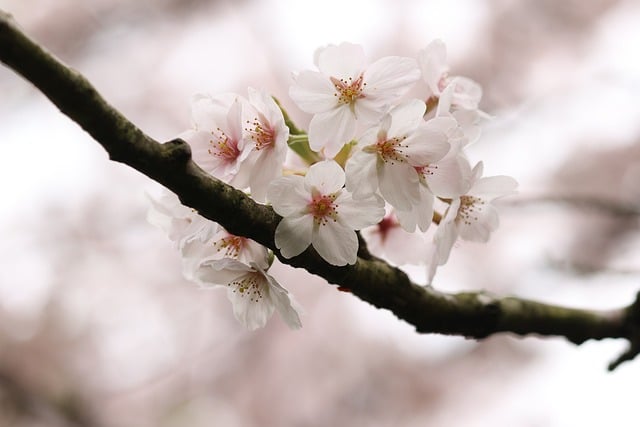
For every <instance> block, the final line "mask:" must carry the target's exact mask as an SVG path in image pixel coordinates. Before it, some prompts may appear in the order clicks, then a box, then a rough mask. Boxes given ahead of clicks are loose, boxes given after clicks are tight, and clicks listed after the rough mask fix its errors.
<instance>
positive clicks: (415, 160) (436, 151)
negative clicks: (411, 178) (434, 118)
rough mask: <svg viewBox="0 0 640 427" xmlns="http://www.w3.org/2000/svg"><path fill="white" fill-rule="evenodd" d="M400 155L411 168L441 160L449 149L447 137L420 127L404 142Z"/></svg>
mask: <svg viewBox="0 0 640 427" xmlns="http://www.w3.org/2000/svg"><path fill="white" fill-rule="evenodd" d="M403 145H404V146H405V147H403V148H402V153H403V154H404V155H405V156H406V157H407V161H408V162H409V163H410V164H411V165H412V166H424V165H428V164H431V163H435V162H437V161H438V160H440V159H442V158H443V157H444V156H446V154H447V153H448V152H449V150H450V149H451V145H450V144H449V142H447V136H446V135H445V134H444V133H442V132H440V131H436V130H433V129H429V128H428V127H426V126H421V127H419V128H418V129H416V130H415V132H413V133H412V134H411V135H409V136H408V137H407V139H405V140H404V142H403Z"/></svg>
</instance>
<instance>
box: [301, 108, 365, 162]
mask: <svg viewBox="0 0 640 427" xmlns="http://www.w3.org/2000/svg"><path fill="white" fill-rule="evenodd" d="M355 134H356V118H355V116H354V115H353V112H352V111H351V109H350V108H349V105H346V104H343V105H340V106H337V107H336V108H334V109H332V110H329V111H326V112H323V113H319V114H316V115H315V116H313V118H312V119H311V122H310V123H309V145H310V146H311V149H312V150H314V151H320V150H321V149H322V148H324V154H325V156H327V157H334V156H335V155H336V154H338V151H340V150H341V149H342V146H343V145H344V144H346V143H347V142H349V141H351V140H352V139H353V137H354V136H355Z"/></svg>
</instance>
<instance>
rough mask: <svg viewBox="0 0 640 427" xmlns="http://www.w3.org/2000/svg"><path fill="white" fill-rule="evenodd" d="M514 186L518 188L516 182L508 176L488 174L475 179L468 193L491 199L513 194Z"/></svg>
mask: <svg viewBox="0 0 640 427" xmlns="http://www.w3.org/2000/svg"><path fill="white" fill-rule="evenodd" d="M516 188H518V182H517V181H516V180H515V179H513V178H512V177H510V176H505V175H498V176H489V177H486V178H480V179H479V180H478V181H476V183H475V184H473V186H472V187H471V190H469V195H471V196H478V197H481V198H483V199H486V200H493V199H496V198H498V197H503V196H508V195H510V194H514V193H515V191H516Z"/></svg>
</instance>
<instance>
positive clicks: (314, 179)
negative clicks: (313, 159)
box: [304, 160, 345, 195]
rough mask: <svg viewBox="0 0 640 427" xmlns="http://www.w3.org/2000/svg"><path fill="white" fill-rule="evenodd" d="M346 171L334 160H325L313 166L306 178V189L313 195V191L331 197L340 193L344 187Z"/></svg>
mask: <svg viewBox="0 0 640 427" xmlns="http://www.w3.org/2000/svg"><path fill="white" fill-rule="evenodd" d="M344 181H345V176H344V171H343V170H342V168H341V167H340V165H339V164H338V163H336V162H335V161H334V160H325V161H322V162H318V163H316V164H314V165H312V166H311V167H310V168H309V171H308V172H307V175H306V176H305V177H304V187H305V189H306V191H307V192H309V193H311V191H312V189H314V188H315V189H316V190H318V191H320V193H321V194H323V195H329V194H332V193H335V192H337V191H339V190H340V189H341V188H342V187H343V186H344Z"/></svg>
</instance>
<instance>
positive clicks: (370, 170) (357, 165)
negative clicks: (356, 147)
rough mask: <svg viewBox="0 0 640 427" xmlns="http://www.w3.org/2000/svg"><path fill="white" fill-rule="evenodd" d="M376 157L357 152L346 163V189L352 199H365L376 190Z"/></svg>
mask: <svg viewBox="0 0 640 427" xmlns="http://www.w3.org/2000/svg"><path fill="white" fill-rule="evenodd" d="M377 157H378V156H377V155H376V154H375V153H367V152H365V151H357V152H356V153H355V154H354V155H353V156H351V158H350V159H349V160H348V161H347V165H346V171H345V173H346V177H347V178H346V187H347V190H348V191H350V192H351V193H353V197H355V198H362V197H366V196H368V195H370V194H373V193H375V192H376V190H377V189H378V172H377V169H376V162H377Z"/></svg>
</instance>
